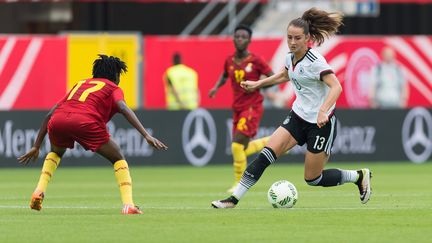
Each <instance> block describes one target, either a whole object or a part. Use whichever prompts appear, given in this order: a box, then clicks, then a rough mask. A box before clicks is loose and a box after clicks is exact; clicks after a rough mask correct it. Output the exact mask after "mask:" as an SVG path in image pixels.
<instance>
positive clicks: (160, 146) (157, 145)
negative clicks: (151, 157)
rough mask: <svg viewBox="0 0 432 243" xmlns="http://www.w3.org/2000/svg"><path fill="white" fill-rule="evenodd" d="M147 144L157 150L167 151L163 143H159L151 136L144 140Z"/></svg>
mask: <svg viewBox="0 0 432 243" xmlns="http://www.w3.org/2000/svg"><path fill="white" fill-rule="evenodd" d="M146 140H147V143H148V144H150V145H151V146H152V147H153V148H155V149H157V150H167V149H168V146H166V145H165V144H164V143H162V142H161V141H159V140H158V139H157V138H154V137H152V136H149V137H147V138H146Z"/></svg>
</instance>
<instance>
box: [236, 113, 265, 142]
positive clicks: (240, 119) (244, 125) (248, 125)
mask: <svg viewBox="0 0 432 243" xmlns="http://www.w3.org/2000/svg"><path fill="white" fill-rule="evenodd" d="M263 112H264V109H263V107H262V106H257V107H249V108H248V109H244V110H238V111H236V110H234V117H233V129H232V131H233V137H234V135H235V134H236V133H242V134H244V135H246V136H247V137H249V138H252V137H254V136H255V135H256V134H257V131H258V128H259V123H260V121H261V117H262V115H263Z"/></svg>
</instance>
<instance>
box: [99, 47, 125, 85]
mask: <svg viewBox="0 0 432 243" xmlns="http://www.w3.org/2000/svg"><path fill="white" fill-rule="evenodd" d="M98 56H99V58H98V59H96V60H95V61H94V62H93V78H106V79H108V80H111V81H113V82H118V81H119V80H118V77H119V76H120V74H122V73H126V72H127V66H126V63H125V62H123V61H122V60H120V58H118V57H114V56H107V55H103V54H99V55H98Z"/></svg>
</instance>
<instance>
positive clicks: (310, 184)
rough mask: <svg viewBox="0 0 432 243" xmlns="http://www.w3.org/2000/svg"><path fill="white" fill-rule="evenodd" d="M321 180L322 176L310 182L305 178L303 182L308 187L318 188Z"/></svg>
mask: <svg viewBox="0 0 432 243" xmlns="http://www.w3.org/2000/svg"><path fill="white" fill-rule="evenodd" d="M321 179H322V174H321V175H319V176H318V177H316V178H314V179H310V180H309V179H306V178H305V181H306V183H307V184H308V185H309V186H319V183H320V181H321Z"/></svg>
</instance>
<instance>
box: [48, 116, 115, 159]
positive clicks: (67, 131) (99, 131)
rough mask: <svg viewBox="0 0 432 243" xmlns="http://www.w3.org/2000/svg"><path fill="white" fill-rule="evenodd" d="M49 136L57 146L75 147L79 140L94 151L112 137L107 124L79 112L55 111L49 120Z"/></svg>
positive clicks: (86, 147)
mask: <svg viewBox="0 0 432 243" xmlns="http://www.w3.org/2000/svg"><path fill="white" fill-rule="evenodd" d="M48 136H49V139H50V142H51V143H52V144H54V145H55V146H58V147H62V148H73V147H74V142H77V143H79V144H81V145H82V146H83V147H84V148H85V149H86V150H91V151H93V152H95V151H96V150H97V149H98V148H99V147H100V146H101V145H103V144H105V143H107V142H108V141H109V139H110V135H109V133H108V131H107V128H106V126H105V124H100V122H99V121H96V120H95V119H94V118H92V117H90V116H88V115H86V114H79V113H54V114H53V116H52V117H51V119H50V120H49V122H48Z"/></svg>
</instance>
